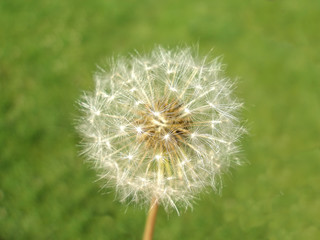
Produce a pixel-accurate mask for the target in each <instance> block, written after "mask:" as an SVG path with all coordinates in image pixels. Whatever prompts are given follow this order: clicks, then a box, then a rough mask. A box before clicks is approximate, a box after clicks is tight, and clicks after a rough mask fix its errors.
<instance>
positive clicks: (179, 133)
mask: <svg viewBox="0 0 320 240" xmlns="http://www.w3.org/2000/svg"><path fill="white" fill-rule="evenodd" d="M139 115H140V118H139V119H138V120H137V121H136V125H137V126H139V129H140V130H141V131H140V133H138V135H137V139H138V141H140V142H143V143H144V144H145V146H146V147H147V148H152V149H154V150H156V151H160V152H163V151H172V150H174V149H175V148H176V147H177V145H179V144H181V143H183V142H184V141H185V138H186V137H187V136H188V135H190V131H189V130H190V126H191V123H192V122H191V117H190V114H189V113H188V112H186V111H185V107H184V106H183V105H182V104H181V103H179V102H178V101H176V100H173V101H168V100H165V99H164V100H158V101H155V102H154V103H153V104H152V105H148V104H146V105H145V109H144V110H142V111H141V112H139Z"/></svg>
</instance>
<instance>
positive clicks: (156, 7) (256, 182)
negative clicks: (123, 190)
mask: <svg viewBox="0 0 320 240" xmlns="http://www.w3.org/2000/svg"><path fill="white" fill-rule="evenodd" d="M319 13H320V1H316V0H314V1H305V2H303V1H298V0H291V1H290V0H283V1H280V0H273V1H268V0H255V1H253V0H251V1H236V0H227V1H217V0H208V1H201V0H199V1H191V0H181V1H174V0H162V1H156V0H154V1H152V0H149V1H147V0H141V1H129V0H128V1H116V0H91V1H75V0H69V1H63V0H56V1H52V0H42V1H36V0H28V1H26V0H15V1H10V0H2V1H1V2H0V239H1V240H8V239H140V238H141V235H142V231H143V227H144V221H145V214H146V212H145V210H141V209H139V208H135V207H134V206H129V207H126V206H122V205H121V204H119V203H118V202H116V201H114V193H113V191H112V190H110V191H109V192H107V191H102V192H101V191H100V189H99V184H98V183H95V182H94V181H95V179H96V176H95V172H94V170H93V169H91V168H90V166H88V165H87V164H85V163H84V162H83V159H82V158H81V157H79V156H78V150H79V149H78V148H77V146H76V145H77V143H78V142H79V138H78V136H77V133H76V132H75V130H74V119H75V118H76V117H77V116H78V111H77V108H76V106H75V101H76V100H77V99H78V98H79V96H80V95H81V92H82V91H83V90H90V89H92V87H93V81H92V75H93V73H94V71H95V70H96V64H97V63H101V62H103V61H104V60H105V59H106V58H110V57H112V56H113V55H119V54H120V55H122V54H127V53H128V52H132V51H133V50H134V49H137V50H139V51H141V50H142V51H149V50H150V49H152V48H153V47H154V45H155V44H161V45H164V46H169V47H174V46H176V45H181V44H187V45H194V44H197V43H198V44H199V50H200V53H201V54H205V53H207V52H208V51H209V50H210V49H211V48H214V54H215V55H223V57H224V62H225V63H226V64H227V65H228V68H227V74H228V75H229V76H231V77H233V78H236V77H240V81H239V84H238V89H237V94H238V95H239V96H240V97H241V98H243V99H244V101H245V103H246V110H245V111H244V118H245V119H248V125H249V130H250V135H249V136H247V137H246V138H245V139H244V140H243V145H244V148H243V152H244V156H245V157H246V159H247V162H248V164H245V165H244V166H242V167H240V168H237V169H235V170H232V171H231V172H232V174H230V175H226V176H225V181H224V183H225V184H224V185H225V187H224V188H223V191H222V195H221V196H218V195H216V194H214V193H212V192H210V193H209V194H203V196H201V198H200V200H199V201H197V204H195V207H194V210H193V211H191V210H189V211H187V212H185V213H182V216H180V217H178V216H176V214H175V213H172V214H170V215H169V217H167V215H166V213H165V212H164V211H163V210H162V209H161V210H160V212H159V216H158V219H157V226H156V232H155V239H166V240H170V239H215V240H219V239H281V240H286V239H308V240H309V239H318V237H319V236H320V223H319V216H320V188H319V183H320V174H319V170H320V141H319V134H320V54H319V53H320V44H319V42H320V32H319V22H320V14H319Z"/></svg>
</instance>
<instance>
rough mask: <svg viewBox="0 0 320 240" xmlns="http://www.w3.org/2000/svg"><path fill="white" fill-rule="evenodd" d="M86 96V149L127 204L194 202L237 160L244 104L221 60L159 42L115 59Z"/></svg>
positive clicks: (187, 204) (83, 105)
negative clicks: (150, 48) (145, 52)
mask: <svg viewBox="0 0 320 240" xmlns="http://www.w3.org/2000/svg"><path fill="white" fill-rule="evenodd" d="M95 82H96V89H95V91H94V92H93V93H92V94H88V95H85V96H84V97H83V98H82V100H81V101H80V105H81V109H82V110H83V116H82V118H81V121H80V124H79V130H80V132H81V134H82V136H83V141H84V152H85V153H86V154H87V156H88V158H89V159H90V160H91V161H92V162H93V163H94V165H95V167H96V168H97V169H99V171H100V172H101V179H102V180H104V181H105V183H106V186H109V187H110V186H114V187H116V190H117V196H118V198H119V200H120V201H121V202H128V201H130V202H134V203H137V204H142V205H143V204H146V205H149V203H150V201H151V199H154V198H155V199H156V200H157V201H158V203H160V204H162V205H163V206H164V208H165V209H166V210H169V209H171V208H174V209H175V210H177V211H178V209H179V207H185V208H187V207H191V206H192V201H193V200H194V198H195V197H196V196H197V194H198V193H199V192H200V191H201V190H203V189H204V188H206V187H207V186H211V187H213V189H215V190H216V189H218V188H217V187H218V185H219V182H220V181H219V179H220V176H221V173H222V171H223V170H225V169H228V167H229V166H230V165H231V164H232V163H233V162H236V163H238V161H239V160H238V159H237V158H236V156H235V155H236V153H237V152H238V147H237V142H238V140H239V138H240V137H241V135H242V134H243V132H244V130H243V127H242V126H241V122H240V121H239V119H238V118H237V116H236V113H237V111H238V110H239V109H240V108H241V104H240V103H239V102H237V100H236V99H235V98H234V97H233V96H232V88H233V83H232V82H231V81H230V80H229V79H228V78H226V77H225V76H223V70H222V65H221V63H220V62H219V61H218V59H213V60H212V61H207V60H206V59H205V60H201V59H199V58H198V57H196V56H195V55H194V54H192V51H191V50H190V49H188V48H187V49H177V50H166V49H163V48H161V47H157V48H156V49H155V50H153V52H152V53H151V54H150V55H146V56H140V55H136V56H131V57H130V58H129V59H119V60H117V61H114V62H113V64H112V66H111V70H110V71H109V72H106V71H100V72H99V73H97V74H96V75H95Z"/></svg>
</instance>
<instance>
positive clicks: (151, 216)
mask: <svg viewBox="0 0 320 240" xmlns="http://www.w3.org/2000/svg"><path fill="white" fill-rule="evenodd" d="M157 212H158V202H157V200H156V199H153V200H152V201H151V205H150V209H149V213H148V217H147V221H146V225H145V229H144V234H143V240H152V237H153V231H154V226H155V223H156V218H157Z"/></svg>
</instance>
